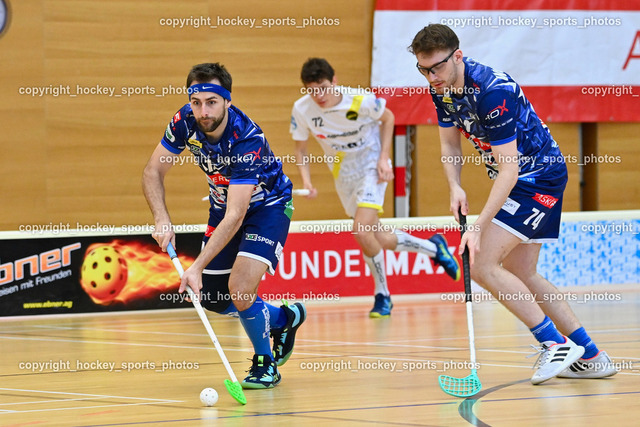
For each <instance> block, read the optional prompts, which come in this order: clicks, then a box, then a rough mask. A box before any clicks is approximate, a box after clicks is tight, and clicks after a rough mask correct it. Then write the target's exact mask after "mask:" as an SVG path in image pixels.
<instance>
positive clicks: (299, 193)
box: [202, 188, 311, 202]
mask: <svg viewBox="0 0 640 427" xmlns="http://www.w3.org/2000/svg"><path fill="white" fill-rule="evenodd" d="M310 193H311V191H309V190H307V189H306V188H298V189H295V190H293V191H291V194H292V195H294V196H308V195H309V194H310ZM207 200H209V196H204V197H203V198H202V201H203V202H206V201H207Z"/></svg>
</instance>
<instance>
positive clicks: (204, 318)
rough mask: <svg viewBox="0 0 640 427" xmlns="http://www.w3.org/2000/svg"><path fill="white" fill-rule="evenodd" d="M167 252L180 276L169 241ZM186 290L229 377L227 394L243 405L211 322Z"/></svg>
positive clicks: (243, 398)
mask: <svg viewBox="0 0 640 427" xmlns="http://www.w3.org/2000/svg"><path fill="white" fill-rule="evenodd" d="M167 252H168V253H169V256H170V257H171V261H172V262H173V265H174V266H175V267H176V270H178V274H179V275H180V278H182V275H183V274H184V269H183V268H182V264H180V260H179V259H178V254H176V250H175V249H174V248H173V245H172V244H171V243H169V246H167ZM187 292H188V293H189V297H190V298H191V302H192V303H193V306H194V307H195V308H196V311H197V312H198V316H200V320H202V323H203V324H204V328H205V329H206V330H207V332H208V333H209V337H210V338H211V341H213V345H214V346H215V347H216V350H218V354H219V355H220V359H222V363H223V364H224V367H225V368H227V372H228V373H229V376H230V377H231V380H228V379H226V380H224V385H225V387H226V388H227V390H228V391H229V394H230V395H231V397H233V398H234V399H235V400H237V401H238V402H240V403H242V404H243V405H246V404H247V398H246V397H245V395H244V392H243V391H242V386H241V385H240V383H239V382H238V379H237V378H236V376H235V374H234V373H233V370H232V369H231V365H229V361H228V360H227V357H226V356H225V355H224V351H222V347H221V346H220V343H219V342H218V338H216V334H215V332H213V328H212V327H211V323H209V319H207V316H206V314H204V309H203V308H202V305H201V304H200V301H199V300H198V297H197V296H196V294H195V293H194V292H193V290H192V289H191V288H190V287H189V286H187Z"/></svg>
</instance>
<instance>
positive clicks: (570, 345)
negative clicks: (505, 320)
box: [409, 24, 617, 384]
mask: <svg viewBox="0 0 640 427" xmlns="http://www.w3.org/2000/svg"><path fill="white" fill-rule="evenodd" d="M409 49H410V51H411V52H412V53H413V54H415V55H416V58H417V60H418V62H417V64H416V67H417V68H418V71H419V72H420V73H422V74H423V75H424V76H425V77H426V79H427V80H428V81H429V84H430V86H431V95H432V99H433V103H434V104H435V107H436V111H437V114H438V123H439V129H440V144H441V150H442V156H443V157H442V158H443V159H446V160H447V161H445V162H443V165H444V170H445V174H446V177H447V180H448V182H449V190H450V209H451V211H452V212H453V213H454V215H455V216H456V219H458V218H457V217H458V210H459V209H461V211H462V213H463V214H464V215H466V214H467V212H468V211H469V207H468V204H467V196H466V193H465V191H464V190H463V189H462V186H461V181H460V171H461V168H462V164H463V162H462V149H461V142H460V134H461V133H462V134H463V135H464V136H465V137H466V138H467V139H468V140H469V141H471V143H472V144H473V145H474V147H475V149H476V150H477V151H478V152H479V153H480V155H481V156H482V157H483V159H484V161H485V164H486V167H487V171H488V174H489V177H490V178H491V179H493V180H494V182H493V186H492V188H491V191H490V194H489V197H488V199H487V201H486V203H485V205H484V206H483V207H482V210H481V211H480V214H479V216H478V219H477V220H476V222H475V223H474V224H473V225H472V226H471V227H470V229H469V230H468V231H467V232H466V233H465V234H464V236H463V238H462V242H461V244H460V248H459V251H460V253H462V252H463V250H464V248H465V247H468V248H469V258H470V262H471V276H472V278H473V279H474V280H475V281H476V282H477V283H478V284H480V285H481V286H482V287H484V288H485V289H487V290H488V291H489V292H491V293H492V294H493V296H494V297H495V298H496V299H497V300H498V301H500V302H501V303H502V304H503V305H504V306H505V307H506V308H507V309H509V310H510V311H511V312H512V313H513V314H514V315H516V316H517V317H518V319H520V320H521V321H522V322H523V323H524V324H525V325H527V327H529V328H530V329H531V332H532V333H533V335H534V336H535V338H536V339H537V340H538V341H539V342H540V343H541V348H540V353H541V354H540V357H539V359H538V363H537V368H538V369H537V370H536V372H535V373H534V375H533V377H532V378H531V382H532V383H533V384H540V383H542V382H544V381H546V380H548V379H550V378H553V377H556V376H558V377H567V378H603V377H607V376H611V375H614V374H615V373H616V372H617V371H616V369H615V368H614V366H613V363H612V362H611V359H610V358H609V356H608V355H607V353H606V352H604V351H600V350H598V348H597V346H596V345H595V343H594V342H593V341H592V340H591V339H590V338H589V335H587V333H586V331H585V330H584V328H583V327H582V326H581V325H580V322H579V321H578V319H577V318H576V316H575V315H574V313H573V312H572V310H571V308H570V307H569V305H568V304H567V302H566V301H565V300H564V299H563V298H562V295H561V294H560V293H559V291H558V290H557V289H556V287H555V286H553V285H552V284H551V283H549V282H548V281H547V280H546V279H545V278H544V277H542V276H541V275H540V274H538V272H537V262H538V255H539V253H540V248H541V244H542V243H544V242H552V241H556V240H557V238H558V233H559V229H560V213H561V210H562V195H563V192H564V189H565V186H566V183H567V168H566V164H565V161H564V157H563V156H562V153H561V152H560V149H559V148H558V144H557V143H556V142H555V141H554V140H553V138H552V136H551V133H550V132H549V129H548V128H547V126H545V125H544V123H542V121H541V120H540V118H538V116H537V115H536V113H535V111H534V109H533V107H532V106H531V104H530V103H529V101H528V100H527V98H526V97H525V95H524V93H523V92H522V90H521V89H520V86H519V85H518V84H517V83H516V82H515V81H514V80H513V79H512V78H511V77H510V76H509V75H508V74H506V73H504V72H502V71H497V70H494V69H492V68H490V67H488V66H486V65H483V64H481V63H479V62H476V61H475V60H473V59H471V58H467V57H464V56H463V54H462V51H461V50H460V44H459V40H458V37H457V36H456V34H455V33H454V32H453V31H452V30H451V29H450V28H449V27H447V26H445V25H441V24H431V25H429V26H427V27H425V28H423V29H422V30H420V31H419V32H418V34H416V36H415V37H414V39H413V41H412V43H411V46H410V47H409Z"/></svg>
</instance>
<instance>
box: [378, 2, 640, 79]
mask: <svg viewBox="0 0 640 427" xmlns="http://www.w3.org/2000/svg"><path fill="white" fill-rule="evenodd" d="M430 23H441V24H445V25H448V26H449V27H451V28H452V29H453V30H454V31H455V32H456V34H457V35H458V38H459V39H460V49H461V50H462V52H463V54H464V56H469V57H471V58H474V59H475V60H477V61H478V62H480V63H483V64H486V65H489V66H491V67H493V68H495V69H497V70H502V71H504V72H506V73H508V74H509V75H511V76H512V77H513V78H514V79H515V80H516V81H517V82H518V83H519V84H520V85H521V86H592V85H593V86H601V85H632V86H638V85H640V37H638V36H637V34H638V33H639V32H640V12H639V11H587V10H517V11H513V10H509V11H504V10H497V11H482V10H473V11H449V10H446V11H415V10H412V11H395V10H377V11H376V12H375V16H374V33H373V61H372V69H371V86H372V87H378V86H383V87H417V86H418V87H419V86H427V81H426V79H425V78H424V76H422V75H421V74H420V73H418V71H417V70H416V67H415V64H416V58H415V56H414V55H412V54H411V53H410V52H409V51H408V50H407V48H408V46H409V45H410V44H411V41H412V40H413V37H414V36H415V35H416V33H417V32H418V31H420V29H422V28H423V27H425V26H426V25H428V24H430ZM633 56H636V58H633ZM625 65H626V68H624V67H625Z"/></svg>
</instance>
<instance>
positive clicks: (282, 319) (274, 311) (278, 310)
mask: <svg viewBox="0 0 640 427" xmlns="http://www.w3.org/2000/svg"><path fill="white" fill-rule="evenodd" d="M258 299H259V300H260V301H262V299H260V297H258ZM264 305H266V306H267V308H268V309H269V317H270V319H271V329H279V328H282V327H284V325H286V324H287V320H288V319H287V313H285V311H284V310H283V309H282V307H276V306H275V305H271V304H267V303H266V302H265V303H264Z"/></svg>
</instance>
